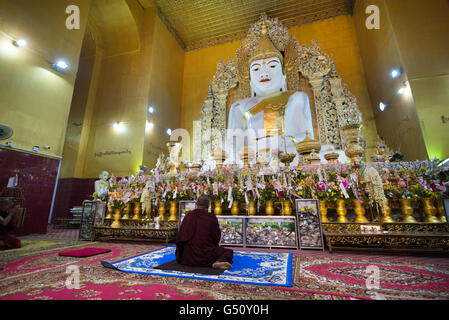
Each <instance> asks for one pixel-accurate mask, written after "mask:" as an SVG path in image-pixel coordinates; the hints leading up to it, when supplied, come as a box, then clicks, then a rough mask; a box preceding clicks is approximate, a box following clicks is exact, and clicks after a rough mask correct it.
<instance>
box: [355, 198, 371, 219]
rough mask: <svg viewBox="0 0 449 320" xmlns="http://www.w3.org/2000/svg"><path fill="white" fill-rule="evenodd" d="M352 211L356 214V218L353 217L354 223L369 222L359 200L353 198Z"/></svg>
mask: <svg viewBox="0 0 449 320" xmlns="http://www.w3.org/2000/svg"><path fill="white" fill-rule="evenodd" d="M353 203H354V212H355V214H356V215H357V218H356V219H355V222H356V223H367V222H369V221H368V219H367V218H366V217H365V208H364V207H363V205H362V202H361V201H360V200H357V199H354V200H353Z"/></svg>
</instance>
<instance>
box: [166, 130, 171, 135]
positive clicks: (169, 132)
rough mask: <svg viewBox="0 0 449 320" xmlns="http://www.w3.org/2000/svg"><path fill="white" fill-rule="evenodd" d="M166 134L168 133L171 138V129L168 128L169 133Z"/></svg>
mask: <svg viewBox="0 0 449 320" xmlns="http://www.w3.org/2000/svg"><path fill="white" fill-rule="evenodd" d="M166 133H167V134H168V135H169V136H171V129H170V128H168V129H167V131H166Z"/></svg>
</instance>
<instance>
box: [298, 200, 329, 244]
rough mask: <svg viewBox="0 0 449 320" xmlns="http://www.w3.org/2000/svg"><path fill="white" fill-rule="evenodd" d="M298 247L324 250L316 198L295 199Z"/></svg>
mask: <svg viewBox="0 0 449 320" xmlns="http://www.w3.org/2000/svg"><path fill="white" fill-rule="evenodd" d="M296 216H297V223H298V238H299V247H300V248H301V249H320V250H324V244H323V231H322V228H321V214H320V207H319V205H318V200H317V199H296Z"/></svg>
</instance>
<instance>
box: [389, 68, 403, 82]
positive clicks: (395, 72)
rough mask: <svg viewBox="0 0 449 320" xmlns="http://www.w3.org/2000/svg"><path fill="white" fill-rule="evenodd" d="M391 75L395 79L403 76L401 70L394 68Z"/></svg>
mask: <svg viewBox="0 0 449 320" xmlns="http://www.w3.org/2000/svg"><path fill="white" fill-rule="evenodd" d="M390 75H391V77H392V78H393V79H395V78H397V77H399V76H400V75H401V70H400V69H399V68H394V69H393V70H391V73H390Z"/></svg>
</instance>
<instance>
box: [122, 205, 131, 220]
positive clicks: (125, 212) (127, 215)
mask: <svg viewBox="0 0 449 320" xmlns="http://www.w3.org/2000/svg"><path fill="white" fill-rule="evenodd" d="M130 211H131V202H128V203H127V204H126V207H125V209H124V210H123V213H124V215H123V217H122V220H126V219H129V213H130Z"/></svg>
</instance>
